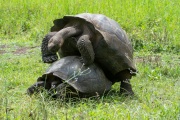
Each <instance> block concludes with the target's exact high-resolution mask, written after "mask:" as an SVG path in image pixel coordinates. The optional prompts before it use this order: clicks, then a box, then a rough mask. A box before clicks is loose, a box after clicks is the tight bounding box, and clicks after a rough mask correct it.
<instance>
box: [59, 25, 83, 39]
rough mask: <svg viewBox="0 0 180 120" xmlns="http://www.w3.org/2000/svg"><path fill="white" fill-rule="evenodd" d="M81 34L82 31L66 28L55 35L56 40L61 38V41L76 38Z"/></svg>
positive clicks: (75, 28)
mask: <svg viewBox="0 0 180 120" xmlns="http://www.w3.org/2000/svg"><path fill="white" fill-rule="evenodd" d="M80 33H82V30H81V29H79V28H77V27H66V28H64V29H62V30H60V31H59V32H57V33H56V36H57V37H58V38H62V40H65V39H67V38H70V37H73V36H76V35H78V34H80Z"/></svg>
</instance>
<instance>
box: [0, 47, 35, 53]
mask: <svg viewBox="0 0 180 120" xmlns="http://www.w3.org/2000/svg"><path fill="white" fill-rule="evenodd" d="M37 47H38V46H35V47H18V48H17V49H15V50H13V51H7V50H6V48H9V46H7V45H0V54H5V53H10V52H12V53H13V54H15V55H20V54H26V53H27V52H28V50H30V49H33V48H37Z"/></svg>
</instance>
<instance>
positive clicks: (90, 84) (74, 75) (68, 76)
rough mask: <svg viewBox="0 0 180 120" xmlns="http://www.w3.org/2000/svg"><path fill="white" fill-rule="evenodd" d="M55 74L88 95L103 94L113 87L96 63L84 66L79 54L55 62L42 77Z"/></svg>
mask: <svg viewBox="0 0 180 120" xmlns="http://www.w3.org/2000/svg"><path fill="white" fill-rule="evenodd" d="M50 74H51V75H52V74H53V75H54V76H56V77H58V78H60V79H61V80H62V82H63V83H67V84H69V85H70V86H71V87H73V88H74V89H75V90H77V91H79V92H80V93H83V94H88V95H96V93H98V94H99V95H102V94H103V93H105V92H107V91H109V90H110V89H111V85H112V83H111V82H110V81H109V80H108V79H107V78H106V77H105V75H104V73H103V71H102V70H101V69H100V68H99V67H98V66H97V65H96V64H91V65H90V66H88V67H87V66H84V65H83V63H82V62H80V57H78V56H68V57H64V58H61V59H60V60H58V61H56V62H54V63H53V64H52V65H51V66H50V67H49V68H48V69H47V71H46V72H45V73H44V74H43V76H42V78H46V77H48V75H50Z"/></svg>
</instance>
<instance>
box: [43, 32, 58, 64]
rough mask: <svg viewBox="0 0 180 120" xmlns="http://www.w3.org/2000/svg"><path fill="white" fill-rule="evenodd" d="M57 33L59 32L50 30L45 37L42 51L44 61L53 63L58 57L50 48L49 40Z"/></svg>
mask: <svg viewBox="0 0 180 120" xmlns="http://www.w3.org/2000/svg"><path fill="white" fill-rule="evenodd" d="M56 33H57V32H50V33H48V34H47V35H46V36H45V37H44V38H43V41H42V45H41V53H42V60H43V62H44V63H52V62H54V61H56V60H57V59H58V56H57V54H56V52H52V51H49V50H48V42H49V40H50V39H51V38H52V37H53V36H54V35H55V34H56Z"/></svg>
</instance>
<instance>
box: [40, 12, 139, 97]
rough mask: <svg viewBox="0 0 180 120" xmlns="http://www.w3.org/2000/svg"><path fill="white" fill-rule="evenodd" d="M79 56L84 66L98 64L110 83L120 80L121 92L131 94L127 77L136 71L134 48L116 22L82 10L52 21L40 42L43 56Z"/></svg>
mask: <svg viewBox="0 0 180 120" xmlns="http://www.w3.org/2000/svg"><path fill="white" fill-rule="evenodd" d="M57 52H58V54H59V56H60V57H66V56H81V57H80V58H81V62H82V63H84V64H85V66H89V65H91V64H93V62H95V63H97V64H98V65H99V66H100V68H101V69H102V70H103V72H104V73H105V75H106V77H107V78H108V79H109V80H110V81H111V82H112V83H115V82H121V85H120V93H125V94H133V91H132V87H131V84H130V79H131V77H132V76H134V75H135V74H136V68H135V65H134V62H133V48H132V45H131V43H130V41H129V40H128V38H127V35H126V33H125V32H124V30H122V29H121V27H120V26H119V25H118V23H117V22H115V21H114V20H112V19H110V18H108V17H106V16H104V15H101V14H90V13H83V14H78V15H75V16H64V17H63V18H62V19H57V20H54V26H53V27H52V28H51V32H50V33H49V34H47V35H46V37H45V38H44V39H43V42H42V59H43V61H44V62H45V63H52V62H54V61H56V60H57V59H58V57H57V54H56V53H57Z"/></svg>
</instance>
